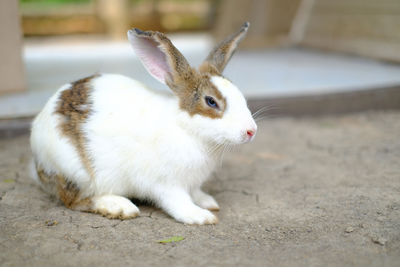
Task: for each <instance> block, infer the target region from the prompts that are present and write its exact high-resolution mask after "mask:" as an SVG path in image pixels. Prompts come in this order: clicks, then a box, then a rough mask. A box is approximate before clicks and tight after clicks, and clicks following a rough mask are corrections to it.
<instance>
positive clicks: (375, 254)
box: [0, 112, 400, 266]
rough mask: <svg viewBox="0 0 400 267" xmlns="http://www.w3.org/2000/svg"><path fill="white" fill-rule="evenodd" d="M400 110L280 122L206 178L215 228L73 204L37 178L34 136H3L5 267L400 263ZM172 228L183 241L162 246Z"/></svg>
mask: <svg viewBox="0 0 400 267" xmlns="http://www.w3.org/2000/svg"><path fill="white" fill-rule="evenodd" d="M399 133H400V112H385V113H384V112H370V113H361V114H355V115H345V116H336V117H324V118H303V119H292V118H276V119H269V120H266V121H265V122H264V123H263V124H262V125H260V130H259V134H258V136H257V137H256V140H255V142H253V143H251V144H249V145H246V146H242V147H240V148H238V149H237V150H236V151H233V152H232V153H230V154H229V155H226V156H225V158H224V160H223V164H222V168H221V169H220V170H219V171H217V173H215V175H214V177H213V179H212V180H210V181H209V182H208V184H207V185H206V186H205V189H206V191H208V192H210V193H211V194H212V195H214V196H215V198H216V199H217V201H218V202H219V204H220V206H221V211H220V212H218V213H217V214H218V217H219V220H220V222H219V224H218V225H216V226H188V225H183V224H180V223H177V222H175V221H174V220H172V219H171V218H169V217H168V216H166V215H165V214H164V213H162V212H161V211H159V210H158V209H155V208H152V207H146V206H140V207H139V208H140V209H141V216H140V217H139V218H136V219H133V220H127V221H119V220H109V219H106V218H103V217H100V216H98V215H93V214H88V213H80V212H74V211H70V210H68V209H66V208H64V207H63V206H61V205H60V204H59V203H57V202H56V201H54V200H52V199H51V198H49V197H48V196H47V195H46V194H44V193H43V192H42V191H41V190H39V189H38V188H37V187H36V186H35V185H33V183H32V182H31V181H30V180H29V179H28V177H27V176H28V175H27V168H26V164H27V162H28V161H29V158H30V152H29V143H28V136H22V137H18V138H14V139H3V140H0V197H1V199H0V214H1V216H0V246H1V249H0V262H2V266H34V265H35V266H71V265H82V266H85V265H86V266H87V265H96V266H109V265H110V264H111V265H113V266H114V265H115V266H121V265H156V266H168V265H174V266H179V265H182V266H183V265H185V266H187V265H192V266H198V265H214V266H227V265H237V266H322V265H323V266H343V265H358V266H371V265H372V266H383V265H385V266H396V265H397V266H398V263H399V262H400V174H399V166H400V142H399ZM172 236H182V237H184V240H182V241H179V242H175V243H167V244H160V243H159V242H158V241H159V240H162V239H166V238H169V237H172Z"/></svg>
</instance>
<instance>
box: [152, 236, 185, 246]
mask: <svg viewBox="0 0 400 267" xmlns="http://www.w3.org/2000/svg"><path fill="white" fill-rule="evenodd" d="M183 239H185V238H184V237H183V236H173V237H170V238H168V239H164V240H160V241H158V243H162V244H165V243H172V242H179V241H182V240H183Z"/></svg>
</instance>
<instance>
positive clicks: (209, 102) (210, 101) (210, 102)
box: [205, 96, 218, 108]
mask: <svg viewBox="0 0 400 267" xmlns="http://www.w3.org/2000/svg"><path fill="white" fill-rule="evenodd" d="M205 100H206V103H207V105H208V106H210V107H212V108H218V104H217V101H215V100H214V98H212V97H211V96H206V97H205Z"/></svg>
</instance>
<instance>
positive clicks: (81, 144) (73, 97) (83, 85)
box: [55, 75, 98, 177]
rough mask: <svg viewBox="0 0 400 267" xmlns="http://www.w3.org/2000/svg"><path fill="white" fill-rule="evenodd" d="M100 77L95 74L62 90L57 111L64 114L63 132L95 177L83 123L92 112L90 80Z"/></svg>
mask: <svg viewBox="0 0 400 267" xmlns="http://www.w3.org/2000/svg"><path fill="white" fill-rule="evenodd" d="M96 77H98V75H93V76H90V77H87V78H84V79H81V80H78V81H76V82H74V83H72V85H71V88H70V89H66V90H64V91H62V93H61V95H60V97H59V101H58V107H57V109H56V111H55V112H56V113H58V114H60V115H62V116H63V119H64V120H63V121H62V122H61V123H60V128H61V131H62V133H63V134H64V135H65V136H67V137H69V138H70V140H71V142H72V143H73V144H74V145H75V147H76V148H77V150H78V153H79V156H80V157H81V159H82V161H83V164H84V166H85V168H86V170H87V171H88V173H89V174H90V175H91V177H93V168H92V166H91V162H90V160H89V158H88V156H87V153H86V150H85V143H86V136H85V135H84V134H83V133H82V131H81V125H82V123H84V122H85V121H86V120H87V118H88V117H89V115H90V113H91V102H90V100H89V95H90V90H91V88H90V86H89V82H90V81H91V80H92V79H94V78H96Z"/></svg>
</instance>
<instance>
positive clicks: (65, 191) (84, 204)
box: [57, 175, 92, 211]
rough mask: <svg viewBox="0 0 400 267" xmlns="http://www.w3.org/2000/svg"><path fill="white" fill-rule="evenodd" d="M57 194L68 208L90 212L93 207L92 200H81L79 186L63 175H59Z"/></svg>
mask: <svg viewBox="0 0 400 267" xmlns="http://www.w3.org/2000/svg"><path fill="white" fill-rule="evenodd" d="M57 192H58V197H59V198H60V200H61V201H62V202H63V203H64V205H65V206H66V207H67V208H69V209H77V210H85V211H90V207H91V205H92V202H91V200H90V198H84V199H81V197H80V190H79V188H78V186H77V185H76V184H74V183H73V182H71V181H68V180H67V179H65V178H64V177H63V176H62V175H57Z"/></svg>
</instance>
